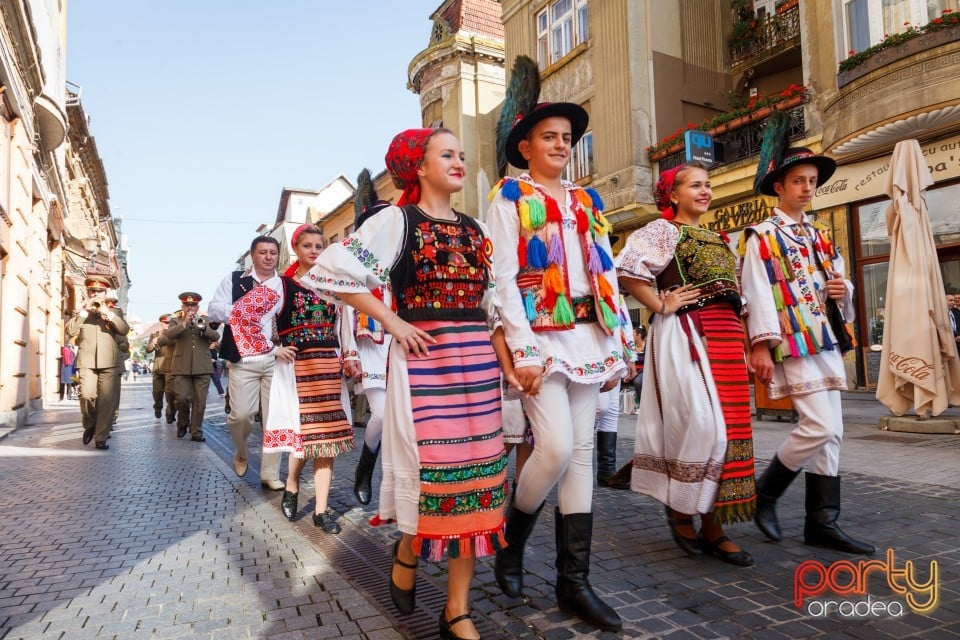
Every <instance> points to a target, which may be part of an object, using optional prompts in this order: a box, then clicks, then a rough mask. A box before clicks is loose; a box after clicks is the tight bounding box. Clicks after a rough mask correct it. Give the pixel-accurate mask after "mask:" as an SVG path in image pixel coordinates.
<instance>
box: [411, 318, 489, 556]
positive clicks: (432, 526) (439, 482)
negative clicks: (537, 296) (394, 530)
mask: <svg viewBox="0 0 960 640" xmlns="http://www.w3.org/2000/svg"><path fill="white" fill-rule="evenodd" d="M413 324H414V325H415V326H416V327H417V328H419V329H423V330H424V331H426V332H428V333H429V334H430V335H432V336H433V337H434V338H435V339H436V340H437V343H436V344H430V345H429V346H428V348H429V351H430V353H429V355H428V356H425V357H421V358H409V359H407V369H408V376H409V383H410V403H411V408H412V412H413V423H414V431H415V433H416V439H417V452H418V456H419V461H420V499H419V505H418V521H417V534H416V537H415V539H414V543H413V549H414V552H416V553H417V554H419V555H420V556H421V557H422V558H425V559H429V560H435V561H436V560H440V559H441V558H442V557H443V552H444V551H446V552H447V555H448V556H449V557H451V558H458V557H468V556H471V555H473V556H477V557H481V556H487V555H492V554H493V553H494V552H495V551H496V550H497V549H501V548H503V547H504V546H505V543H504V540H503V522H504V518H503V512H504V503H505V500H506V491H507V486H506V483H507V470H506V467H507V456H506V452H505V451H504V447H503V437H502V434H501V409H500V366H499V364H498V362H497V359H496V356H495V355H494V352H493V346H492V345H491V344H490V334H489V332H488V330H487V327H486V325H485V324H484V323H479V322H450V321H423V322H414V323H413Z"/></svg>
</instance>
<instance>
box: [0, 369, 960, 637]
mask: <svg viewBox="0 0 960 640" xmlns="http://www.w3.org/2000/svg"><path fill="white" fill-rule="evenodd" d="M123 393H124V395H123V402H122V409H121V414H120V415H121V418H120V425H119V426H118V428H117V429H116V430H115V431H114V436H113V438H112V439H111V440H110V445H111V448H110V450H109V451H106V452H99V451H95V450H94V449H92V447H83V446H82V445H81V443H80V428H79V424H78V421H79V412H78V411H77V405H76V403H72V402H64V403H62V404H56V405H54V406H52V407H50V408H49V409H47V410H45V411H43V412H38V413H36V414H34V415H33V416H32V419H31V421H30V426H28V427H25V428H21V429H19V430H17V431H15V432H13V433H12V434H10V435H9V436H7V437H6V438H4V439H2V440H0V456H2V458H3V461H2V466H0V482H2V486H3V487H4V492H3V494H2V496H0V522H2V527H0V640H10V639H13V638H65V639H70V640H72V639H73V638H117V639H121V640H126V639H127V638H177V637H189V638H211V639H220V638H283V639H286V638H297V639H299V638H432V637H435V636H436V616H437V613H438V611H439V609H440V608H441V607H442V605H443V594H444V589H445V584H444V576H443V574H442V567H443V565H440V566H436V565H430V564H429V563H421V567H422V570H421V571H420V579H419V582H418V592H417V596H418V611H417V612H416V613H414V614H413V615H411V616H399V615H398V614H397V613H396V612H395V611H394V610H393V608H392V606H391V605H390V601H389V596H388V594H387V593H386V571H387V570H388V568H389V564H390V560H389V546H390V544H391V543H392V540H393V539H394V538H395V536H396V535H397V532H396V529H395V527H393V526H384V527H378V528H370V527H369V526H367V524H366V522H367V520H368V519H369V517H370V516H372V515H373V514H374V513H375V505H371V507H368V508H366V509H360V508H358V507H357V506H356V505H355V504H354V502H353V497H352V494H351V491H350V487H351V484H352V483H351V479H352V475H353V468H354V465H355V463H356V458H357V453H353V454H351V455H349V456H346V457H345V458H344V459H343V460H338V462H337V467H336V471H337V475H336V477H335V479H334V485H333V489H332V495H331V506H333V508H334V509H335V510H337V511H338V512H340V513H341V514H343V516H342V519H341V520H342V522H343V524H344V531H343V533H342V534H341V535H339V536H325V535H323V534H318V533H317V532H316V530H315V529H314V527H313V525H312V523H311V521H310V517H309V513H310V512H311V510H312V506H313V505H312V499H311V496H312V492H313V490H312V487H311V486H310V484H309V483H308V482H307V480H308V478H309V477H310V474H309V472H306V473H304V476H303V482H302V485H301V486H302V490H301V504H300V513H301V516H300V517H299V518H298V519H297V521H295V522H293V523H290V522H288V521H287V520H286V519H285V518H283V517H282V515H281V514H280V513H279V496H280V494H279V493H277V492H271V491H265V490H263V489H261V488H260V486H259V482H258V474H257V471H256V464H257V461H256V460H254V461H253V464H252V469H251V471H250V472H248V474H247V477H245V478H242V479H241V478H237V477H236V475H235V474H234V472H233V469H232V465H231V453H230V444H229V436H228V435H227V431H226V427H225V419H224V417H223V410H222V401H218V400H217V399H216V398H215V397H211V400H210V404H209V405H208V409H207V418H208V420H207V425H206V434H207V442H206V443H204V444H199V443H193V442H190V441H189V439H188V438H186V439H184V440H178V439H177V438H176V436H175V430H174V429H173V427H171V426H168V425H166V424H165V423H163V421H158V420H154V418H153V414H152V410H151V409H150V397H149V395H150V394H149V379H146V381H145V382H140V383H136V384H127V385H124V391H123ZM951 412H952V414H953V415H956V414H957V412H956V410H951ZM885 413H886V411H885V410H884V409H883V408H882V407H880V406H879V404H877V403H876V401H875V400H873V399H872V396H870V395H867V394H857V393H850V394H846V403H845V414H846V418H847V420H846V421H847V433H846V441H845V444H844V451H843V456H842V460H841V471H842V473H843V474H844V487H843V489H844V507H845V510H844V513H843V516H842V518H841V523H842V524H843V526H844V527H845V529H846V530H847V531H848V532H849V533H851V534H853V535H855V536H858V537H861V538H863V539H866V540H869V541H871V542H873V543H874V544H876V546H877V547H878V549H879V550H880V553H879V554H878V555H877V556H875V558H874V559H875V560H878V561H882V562H886V560H887V556H886V553H887V550H888V549H892V550H893V552H894V554H895V564H896V568H897V569H902V568H903V567H904V563H905V562H906V561H907V560H912V561H913V563H914V565H913V571H914V572H915V574H916V578H917V579H918V580H920V581H921V582H922V581H926V580H927V578H928V576H929V571H930V566H931V565H930V563H931V561H936V562H937V563H938V568H939V576H938V581H937V587H938V594H937V595H938V602H939V604H938V606H936V607H935V608H933V610H932V611H931V612H929V613H925V614H917V613H914V612H913V611H912V610H910V609H909V607H907V606H906V605H905V604H904V602H905V598H904V596H903V595H898V594H896V593H894V592H893V591H892V590H891V588H890V586H889V585H888V584H887V580H886V579H885V578H884V573H883V571H882V570H876V571H875V572H874V574H873V575H872V577H870V578H869V579H868V580H867V582H866V584H867V587H866V589H865V591H866V592H865V593H863V594H859V595H851V596H839V595H836V594H834V593H832V592H831V591H829V590H828V591H827V592H825V593H823V594H820V595H818V596H815V597H814V596H810V597H807V598H806V600H805V601H804V603H803V608H802V609H798V608H797V607H795V606H794V603H793V596H794V572H795V571H796V569H797V567H798V566H799V565H800V563H801V562H804V561H809V560H818V561H820V562H822V563H823V564H824V565H829V564H830V563H832V562H835V561H838V560H848V561H852V562H853V563H857V562H859V561H860V560H861V558H859V557H851V556H844V555H843V554H838V553H834V552H830V551H827V550H822V549H816V548H813V547H807V546H805V545H803V544H802V527H803V504H802V503H803V481H802V478H799V479H798V481H797V482H795V483H794V485H793V486H791V487H790V489H789V490H788V492H787V493H786V495H785V496H784V498H783V500H782V502H781V504H782V507H781V508H780V514H781V523H782V525H783V526H784V529H785V532H786V538H785V540H784V541H782V542H781V543H779V544H772V543H769V542H767V541H766V540H765V539H764V538H763V536H762V535H761V534H760V533H759V532H758V531H757V530H756V528H755V527H754V526H753V525H750V524H744V525H739V526H734V527H729V529H728V534H729V535H730V536H731V537H732V538H734V539H735V540H736V541H737V542H739V543H740V544H742V545H743V546H744V547H745V548H747V549H748V550H749V551H750V552H751V553H752V554H753V556H754V558H755V559H756V560H757V564H756V565H755V566H754V567H751V568H738V567H732V566H730V565H726V564H723V563H721V562H720V561H719V560H716V559H713V558H707V557H694V558H690V557H687V556H685V555H684V554H683V552H681V551H680V550H679V549H678V548H677V547H676V545H675V544H674V543H673V542H672V540H671V539H670V534H669V531H668V529H667V526H666V524H665V522H664V518H663V514H662V507H661V506H660V505H659V504H657V503H655V502H653V501H652V500H649V499H647V498H645V497H642V496H639V495H636V494H633V493H631V492H626V491H612V490H609V489H595V494H594V495H595V500H594V503H595V505H596V522H595V535H594V545H593V566H592V575H591V581H592V583H593V585H594V586H595V588H596V590H597V591H598V592H599V593H600V594H601V595H602V596H603V597H604V598H605V599H607V600H608V601H609V602H610V603H611V604H613V605H614V606H616V608H617V610H618V611H619V613H620V614H621V616H622V617H623V619H624V623H625V625H624V632H623V633H622V634H619V635H617V634H611V633H600V632H596V631H592V630H591V629H590V628H589V627H587V626H586V625H584V624H583V623H582V622H579V621H577V620H575V619H571V618H568V617H567V616H566V615H564V614H562V613H561V612H559V611H558V610H557V608H556V604H555V601H554V597H553V581H554V579H555V570H554V569H553V566H552V563H553V557H554V542H553V513H552V506H553V504H555V500H553V499H551V500H550V501H548V505H547V508H545V509H544V511H543V514H542V516H541V521H540V522H539V523H538V525H537V528H536V530H535V531H534V534H533V536H532V538H531V545H530V546H529V548H528V553H527V556H526V558H525V566H526V568H527V569H528V570H529V571H530V573H529V575H528V576H527V578H526V581H525V582H526V588H525V593H526V595H527V599H525V600H523V601H521V600H510V599H507V598H505V597H503V596H502V595H501V594H500V592H499V589H498V588H497V586H496V583H495V581H494V579H493V572H492V563H491V562H489V561H484V562H482V563H480V564H478V570H477V578H476V580H475V588H474V595H473V600H474V610H475V619H476V620H477V623H478V627H479V628H481V631H482V633H483V634H484V637H485V638H488V639H489V638H549V639H555V638H557V639H558V638H581V637H592V638H616V637H622V638H672V639H673V638H676V639H681V638H797V637H804V638H865V639H866V638H870V639H874V638H907V637H916V638H953V637H960V548H958V544H957V542H956V531H957V529H958V526H957V525H958V523H960V478H958V473H957V471H958V467H960V436H944V435H937V436H933V435H919V434H904V433H889V432H882V431H879V429H878V428H877V426H876V425H877V420H878V419H879V416H881V415H883V414H885ZM789 428H790V425H789V424H788V423H787V422H777V421H763V422H757V423H755V440H756V451H757V459H758V462H759V465H760V468H761V469H762V467H763V465H765V463H766V461H767V460H769V458H770V456H771V455H772V454H773V452H774V451H775V449H776V446H777V444H778V443H779V441H780V440H781V439H782V437H783V435H784V434H785V433H786V431H787V430H788V429H789ZM620 435H621V437H620V442H619V452H618V453H619V458H620V459H621V460H626V459H627V458H628V456H629V452H630V451H631V450H632V446H633V436H634V418H633V417H632V416H624V417H623V418H622V420H621V423H620ZM358 436H359V437H362V431H361V432H359V434H358ZM377 481H379V477H377ZM377 486H379V485H377ZM834 566H835V567H840V566H842V565H834ZM849 566H850V567H851V568H854V569H855V568H856V567H857V565H856V564H853V565H849ZM808 575H813V574H812V573H810V574H808ZM850 578H851V575H850V573H849V572H844V571H839V572H837V575H836V580H837V581H838V582H839V583H841V584H847V583H849V582H850ZM868 597H869V598H870V599H871V600H872V602H874V603H876V602H877V601H883V602H885V603H887V604H888V605H889V606H890V608H891V610H892V611H894V612H896V611H899V609H897V605H899V607H900V608H902V609H903V611H904V614H903V615H902V616H894V615H889V614H884V615H868V616H866V617H864V618H859V619H857V618H850V617H847V616H845V615H844V614H843V611H844V609H842V608H841V609H840V610H839V611H837V610H836V609H837V607H838V604H836V603H839V602H847V604H846V605H845V606H848V607H852V605H853V603H854V602H859V601H864V600H867V598H868ZM918 598H919V600H920V602H924V601H925V600H926V599H927V596H921V595H918ZM828 600H832V601H834V602H835V604H834V605H833V607H834V610H833V611H831V613H830V614H829V615H827V616H820V615H818V614H819V609H818V608H817V607H820V608H822V606H821V605H822V603H824V602H826V601H828ZM875 609H876V608H875Z"/></svg>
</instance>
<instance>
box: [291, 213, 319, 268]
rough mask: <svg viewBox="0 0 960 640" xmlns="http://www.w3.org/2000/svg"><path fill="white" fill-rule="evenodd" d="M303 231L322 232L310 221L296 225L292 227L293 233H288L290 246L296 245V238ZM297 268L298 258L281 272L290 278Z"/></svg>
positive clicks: (298, 265)
mask: <svg viewBox="0 0 960 640" xmlns="http://www.w3.org/2000/svg"><path fill="white" fill-rule="evenodd" d="M305 231H312V232H314V233H321V234H322V232H321V231H320V228H319V227H317V225H315V224H311V223H309V222H305V223H303V224H302V225H300V226H299V227H297V228H296V229H294V230H293V233H292V234H291V235H290V246H291V247H296V246H297V240H299V239H300V236H302V235H303V234H304V232H305ZM299 268H300V260H299V259H295V260H294V261H293V262H291V263H290V266H289V267H287V270H286V271H284V272H283V275H285V276H288V277H291V278H292V277H293V276H294V275H295V274H296V273H297V269H299Z"/></svg>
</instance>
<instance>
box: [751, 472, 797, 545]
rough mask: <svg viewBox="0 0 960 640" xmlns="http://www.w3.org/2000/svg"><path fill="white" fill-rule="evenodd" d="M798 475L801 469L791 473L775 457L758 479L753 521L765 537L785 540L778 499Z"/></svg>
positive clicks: (777, 540)
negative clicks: (779, 515)
mask: <svg viewBox="0 0 960 640" xmlns="http://www.w3.org/2000/svg"><path fill="white" fill-rule="evenodd" d="M798 473H800V470H799V469H797V470H796V471H791V470H790V469H787V468H786V467H785V466H783V463H782V462H780V459H779V458H777V456H773V460H771V461H770V466H769V467H767V470H766V471H764V472H763V475H762V476H760V477H759V478H758V479H757V513H756V515H755V516H754V518H753V521H754V522H756V523H757V528H758V529H760V531H761V532H762V533H763V535H765V536H767V537H768V538H770V539H771V540H774V541H776V542H779V541H780V540H781V539H782V538H783V532H782V531H780V522H779V521H778V520H777V498H779V497H780V496H782V495H783V492H784V491H786V490H787V487H789V486H790V483H791V482H793V479H794V478H796V477H797V474H798Z"/></svg>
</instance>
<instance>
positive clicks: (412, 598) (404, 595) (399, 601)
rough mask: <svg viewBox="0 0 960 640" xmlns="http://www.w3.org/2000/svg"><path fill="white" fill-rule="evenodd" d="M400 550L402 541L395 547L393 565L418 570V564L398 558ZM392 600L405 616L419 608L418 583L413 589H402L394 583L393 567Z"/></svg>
mask: <svg viewBox="0 0 960 640" xmlns="http://www.w3.org/2000/svg"><path fill="white" fill-rule="evenodd" d="M399 548H400V541H399V540H397V542H396V543H395V544H394V545H393V564H398V565H400V566H401V567H403V568H404V569H414V570H416V568H417V563H416V562H414V563H413V564H408V563H406V562H404V561H403V560H401V559H400V558H398V557H397V550H398V549H399ZM390 599H391V600H393V606H395V607H396V608H397V611H399V612H400V613H402V614H404V615H409V614H411V613H413V611H414V609H416V608H417V583H416V581H414V583H413V588H412V589H401V588H400V587H398V586H397V585H396V583H394V581H393V567H391V568H390ZM440 619H441V620H443V615H442V614H441V615H440Z"/></svg>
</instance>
